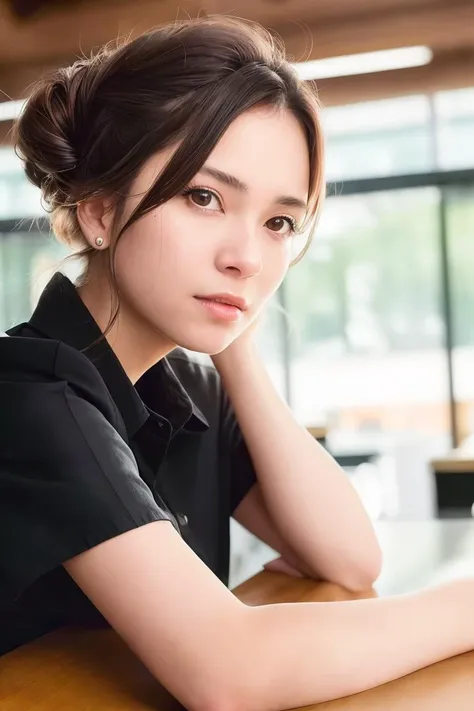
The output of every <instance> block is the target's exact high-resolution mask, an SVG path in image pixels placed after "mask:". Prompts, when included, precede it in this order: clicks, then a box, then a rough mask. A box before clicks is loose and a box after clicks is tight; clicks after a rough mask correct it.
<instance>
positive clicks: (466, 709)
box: [0, 521, 474, 711]
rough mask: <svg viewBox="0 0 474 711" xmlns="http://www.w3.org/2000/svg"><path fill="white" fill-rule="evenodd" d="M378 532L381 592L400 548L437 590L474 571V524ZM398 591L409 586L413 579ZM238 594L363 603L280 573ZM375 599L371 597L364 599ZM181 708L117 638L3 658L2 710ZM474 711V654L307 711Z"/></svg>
mask: <svg viewBox="0 0 474 711" xmlns="http://www.w3.org/2000/svg"><path fill="white" fill-rule="evenodd" d="M377 530H378V534H379V539H380V541H381V543H382V546H383V548H384V550H385V551H386V560H385V570H384V573H383V575H382V578H381V586H382V588H384V586H385V589H386V590H387V589H388V588H390V584H389V582H388V581H389V580H390V573H391V568H392V567H393V565H395V562H396V561H400V558H401V559H402V560H403V556H400V553H401V551H400V550H397V544H398V543H399V542H401V545H402V546H403V547H406V542H408V541H410V549H409V550H407V551H406V552H407V554H408V555H407V556H405V557H406V558H407V560H408V565H409V566H410V565H413V566H416V567H417V569H418V568H419V565H418V563H417V561H418V558H419V560H421V559H424V558H425V557H427V558H428V564H425V576H424V582H425V583H426V582H431V581H432V578H433V576H435V577H436V576H438V577H439V576H441V577H443V571H444V573H446V570H447V569H446V566H448V567H449V566H450V565H453V564H456V561H457V563H458V564H460V563H461V562H462V561H463V560H464V563H465V565H466V566H467V568H466V572H469V570H472V571H474V521H466V522H462V521H453V522H448V521H431V522H424V523H412V524H410V523H409V524H396V523H395V524H394V523H392V524H380V525H379V526H378V527H377ZM425 553H426V555H424V554H425ZM417 556H418V557H417ZM430 561H431V563H430ZM469 566H471V568H469ZM468 569H469V570H468ZM430 576H431V577H430ZM396 577H397V576H396ZM383 581H385V582H383ZM418 582H420V581H419V580H418ZM387 586H388V588H387ZM399 587H401V588H404V587H409V580H408V577H407V576H405V581H404V582H403V584H401V585H400V584H399ZM389 592H390V590H389ZM235 593H236V595H237V596H238V597H239V598H240V599H242V600H244V601H245V602H246V603H247V604H250V605H261V604H271V603H277V602H292V601H314V602H318V601H324V600H348V599H352V598H353V597H356V596H353V595H350V594H349V593H348V592H347V591H345V590H343V589H341V588H339V587H338V586H335V585H331V584H329V583H319V584H318V583H313V582H311V581H309V580H297V579H292V578H288V577H287V576H284V575H280V574H275V573H273V574H272V573H261V574H259V575H257V576H255V577H254V578H252V579H251V580H249V581H247V582H245V583H244V584H243V585H241V586H239V587H238V588H237V589H236V590H235ZM376 594H377V592H376V591H370V592H368V593H367V594H366V595H361V596H358V597H369V596H374V595H376ZM315 673H317V670H315ZM180 708H182V707H181V706H179V704H177V702H176V701H174V700H173V699H172V698H171V697H170V696H169V695H168V694H167V692H166V691H164V689H163V688H162V687H160V685H159V684H158V683H157V682H156V681H155V680H154V679H153V677H152V676H151V675H150V674H149V673H148V672H147V670H146V669H145V668H144V667H143V666H142V665H141V663H140V662H139V661H138V660H137V659H136V658H135V657H134V656H133V654H132V653H131V652H130V651H129V650H128V648H127V647H126V646H125V644H124V643H123V642H122V641H121V640H120V639H119V638H118V637H117V635H116V634H115V633H114V632H113V631H112V630H96V631H81V630H61V631H60V632H57V633H54V634H51V635H48V636H46V637H43V638H42V639H40V640H37V641H36V642H34V643H33V644H30V645H27V646H25V647H22V648H21V649H17V650H15V651H14V652H12V653H10V654H7V655H5V656H3V657H1V658H0V709H1V711H177V710H178V709H180ZM473 708H474V652H470V653H468V654H464V655H462V656H459V657H454V658H452V659H449V660H446V661H444V662H441V663H439V664H435V665H433V666H431V667H428V668H426V669H423V670H421V671H419V672H416V673H414V674H410V675H409V676H406V677H404V678H402V679H399V680H397V681H394V682H391V683H389V684H385V685H384V686H381V687H378V688H376V689H372V690H370V691H367V692H364V693H361V694H357V695H354V696H349V697H346V698H343V699H338V700H335V701H330V702H326V703H323V704H316V705H314V706H310V707H306V709H307V711H309V709H318V710H319V711H321V710H322V709H326V710H328V711H420V709H429V710H430V711H452V710H453V709H455V710H456V711H472V709H473Z"/></svg>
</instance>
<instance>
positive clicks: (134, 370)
mask: <svg viewBox="0 0 474 711" xmlns="http://www.w3.org/2000/svg"><path fill="white" fill-rule="evenodd" d="M77 290H78V294H79V296H80V297H81V299H82V301H83V303H84V304H85V306H86V307H87V309H88V310H89V312H90V313H91V315H92V317H93V318H94V320H95V322H96V323H97V325H98V326H99V328H100V330H101V331H102V333H105V331H106V330H107V328H108V326H109V323H110V320H111V318H112V316H113V315H114V313H115V310H116V307H117V305H118V304H119V306H120V309H119V312H118V316H117V318H116V319H115V321H114V323H113V325H112V326H111V327H110V328H109V330H108V331H107V333H106V335H105V337H106V339H107V342H108V344H109V346H110V347H111V348H112V350H113V351H114V353H115V355H116V356H117V358H118V360H119V361H120V363H121V365H122V367H123V369H124V370H125V372H126V373H127V375H128V377H129V379H130V380H131V382H132V383H133V384H135V383H136V382H137V380H139V379H140V378H141V376H142V375H143V374H144V373H145V372H146V371H147V370H148V369H149V368H151V367H152V366H153V365H155V363H157V362H158V361H159V360H161V359H162V358H164V357H165V356H166V355H167V354H168V353H169V352H170V351H172V350H173V349H174V348H175V347H176V344H175V343H171V342H170V341H169V339H167V338H166V336H164V334H162V333H160V332H159V331H157V329H156V328H152V327H151V325H150V324H149V323H147V322H145V321H144V320H143V318H141V316H140V314H138V313H137V312H136V311H133V309H131V308H130V306H129V305H128V304H127V303H126V302H125V301H123V300H121V301H120V302H118V301H117V298H116V297H115V296H114V294H115V292H114V287H113V285H112V284H111V282H110V279H109V277H108V275H107V274H104V273H103V270H101V269H100V268H98V267H97V266H95V265H90V267H89V270H88V277H87V279H86V280H85V282H84V283H83V284H82V285H81V286H79V287H78V289H77Z"/></svg>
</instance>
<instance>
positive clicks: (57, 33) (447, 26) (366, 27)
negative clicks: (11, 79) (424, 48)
mask: <svg viewBox="0 0 474 711" xmlns="http://www.w3.org/2000/svg"><path fill="white" fill-rule="evenodd" d="M224 2H227V0H181V2H180V5H179V8H180V9H179V11H177V7H176V0H160V2H156V0H135V1H134V2H123V3H122V2H120V3H111V2H104V1H103V0H102V2H100V3H99V2H95V3H86V4H84V5H82V4H79V5H77V6H76V5H72V6H69V7H68V8H66V9H62V8H58V10H57V11H56V12H55V13H49V14H44V15H38V17H34V18H31V20H29V21H28V22H21V21H16V22H15V21H14V20H12V18H11V16H10V15H8V14H7V10H6V6H5V5H4V4H0V63H6V62H12V63H13V62H33V63H36V62H37V63H44V62H48V61H54V60H56V59H57V57H65V56H67V57H72V56H73V55H75V54H78V53H81V52H85V53H88V52H90V51H91V49H92V48H93V47H96V46H98V45H101V44H103V43H104V42H107V41H109V40H111V39H114V38H115V37H116V36H117V35H126V36H127V35H129V34H137V33H139V32H142V31H144V30H147V29H149V28H150V27H153V26H156V25H159V24H162V23H164V22H168V21H172V20H175V19H176V17H178V18H184V17H187V16H191V17H194V16H197V15H199V14H203V13H212V12H219V11H222V8H227V5H224V4H223V3H224ZM293 2H294V3H295V6H293V4H292V3H288V4H285V5H286V7H287V8H288V10H287V11H286V12H287V13H288V14H287V17H292V18H298V19H297V20H294V19H292V20H291V21H290V20H288V21H284V19H283V15H282V13H281V12H276V11H274V10H273V8H272V6H271V5H270V4H269V3H266V2H259V1H258V0H256V1H255V2H254V3H253V4H249V7H248V8H247V9H246V12H245V16H247V17H248V18H249V19H254V20H257V21H259V22H262V23H263V24H265V25H267V26H269V27H275V29H276V30H277V31H278V32H279V34H280V35H281V36H282V37H283V39H284V40H285V43H286V45H287V47H288V50H289V52H290V53H291V54H292V55H293V56H294V57H295V58H296V59H297V60H301V59H306V58H315V59H316V58H323V57H333V56H338V55H341V54H352V53H357V52H365V51H372V50H377V49H387V48H390V47H399V46H408V45H416V44H426V45H429V46H431V47H433V48H434V49H448V48H451V49H452V48H454V47H459V46H474V3H472V2H471V1H470V0H451V1H450V2H445V3H443V4H440V3H438V4H434V5H432V6H431V5H429V6H427V5H426V3H421V0H419V2H420V4H419V5H415V7H413V5H412V6H411V7H406V6H405V5H404V6H403V7H400V8H399V9H397V10H393V9H392V10H391V11H388V10H386V9H385V10H383V8H382V7H381V8H380V9H379V10H377V11H374V12H373V13H371V14H366V15H364V16H360V17H356V18H354V16H344V17H341V18H338V19H337V20H332V21H330V20H320V21H319V22H316V21H314V24H311V21H310V17H309V13H310V8H311V4H310V3H307V2H305V3H304V5H305V6H306V8H307V9H306V11H305V14H304V15H303V14H302V11H301V13H298V12H296V11H295V10H294V7H299V6H300V5H301V6H302V7H303V5H302V0H293ZM247 4H248V3H246V5H247ZM252 7H253V10H252ZM234 12H235V14H239V15H240V14H243V13H242V11H241V8H240V6H239V9H238V11H237V10H235V3H234ZM290 12H291V15H290ZM315 12H316V11H315ZM303 22H304V24H303Z"/></svg>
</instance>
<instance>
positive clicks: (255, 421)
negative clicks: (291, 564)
mask: <svg viewBox="0 0 474 711" xmlns="http://www.w3.org/2000/svg"><path fill="white" fill-rule="evenodd" d="M244 335H245V334H244ZM213 360H214V363H215V365H216V367H217V369H218V370H219V373H220V375H221V378H222V381H223V385H224V388H225V390H226V392H227V394H228V395H229V398H230V400H231V402H232V406H233V408H234V410H235V413H236V416H237V420H238V423H239V426H240V429H241V431H242V434H243V437H244V439H245V442H246V444H247V447H248V449H249V452H250V455H251V457H252V461H253V463H254V466H255V470H256V474H257V479H258V483H259V486H260V488H261V492H262V495H263V498H264V501H265V505H266V509H267V510H268V513H269V515H270V516H271V519H272V521H273V524H274V526H275V529H276V530H277V531H278V533H279V534H280V536H281V537H282V538H283V539H284V540H285V541H286V543H287V544H288V545H289V547H290V548H291V549H292V550H293V552H294V555H295V556H296V557H297V558H298V559H299V560H300V561H301V563H302V566H303V567H302V569H303V570H305V571H309V572H310V574H311V575H312V576H313V577H323V578H325V579H327V580H331V581H332V582H335V583H338V584H340V585H342V586H344V587H346V588H348V589H351V590H363V589H368V588H370V587H371V586H372V584H373V582H374V581H375V579H376V578H377V577H378V575H379V573H380V567H381V553H380V549H379V546H378V543H377V539H376V536H375V533H374V530H373V527H372V525H371V522H370V520H369V518H368V516H367V514H366V512H365V510H364V508H363V506H362V503H361V501H360V499H359V496H358V494H357V493H356V491H355V490H354V488H353V486H352V485H351V483H350V482H349V480H348V478H347V476H346V474H345V473H344V472H343V470H342V469H341V468H340V467H339V465H338V464H337V463H336V462H335V461H334V459H333V458H332V457H331V456H330V455H329V454H328V453H327V452H326V450H325V449H324V448H323V447H322V446H321V445H320V444H319V443H318V442H316V441H315V440H314V439H313V437H311V435H310V434H309V433H308V432H307V431H306V430H305V428H304V427H301V426H300V425H299V424H298V423H297V422H296V420H295V419H294V417H293V415H292V413H291V411H290V409H289V408H288V407H287V405H286V404H285V403H284V402H283V401H282V400H281V398H280V397H279V395H278V393H277V392H276V390H275V388H274V387H273V384H272V383H271V381H270V378H269V376H268V374H267V372H266V370H265V368H264V366H263V364H262V362H261V360H260V359H259V357H258V355H257V353H256V351H255V349H254V347H253V345H252V343H251V342H250V340H248V339H247V340H244V341H241V339H238V340H237V341H235V342H234V343H233V344H232V345H231V346H230V347H229V348H227V349H226V350H225V351H224V352H223V353H220V354H219V355H217V356H214V358H213ZM241 513H242V511H241ZM300 567H301V566H300Z"/></svg>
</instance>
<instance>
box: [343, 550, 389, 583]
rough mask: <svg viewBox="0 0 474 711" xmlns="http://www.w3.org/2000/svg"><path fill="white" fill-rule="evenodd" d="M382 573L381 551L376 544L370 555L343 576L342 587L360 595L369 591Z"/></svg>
mask: <svg viewBox="0 0 474 711" xmlns="http://www.w3.org/2000/svg"><path fill="white" fill-rule="evenodd" d="M381 572H382V551H381V549H380V547H379V545H378V543H376V545H375V546H374V549H373V550H372V552H371V553H370V555H366V556H365V557H364V560H363V561H361V562H360V563H359V564H358V565H357V566H354V567H353V569H352V570H351V571H350V572H349V571H347V574H346V576H345V580H344V581H343V582H342V585H343V586H344V587H345V588H346V589H347V590H349V591H350V592H353V593H360V592H365V591H367V590H370V589H371V588H372V587H373V585H374V583H375V581H376V580H377V579H378V577H379V576H380V573H381Z"/></svg>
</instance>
